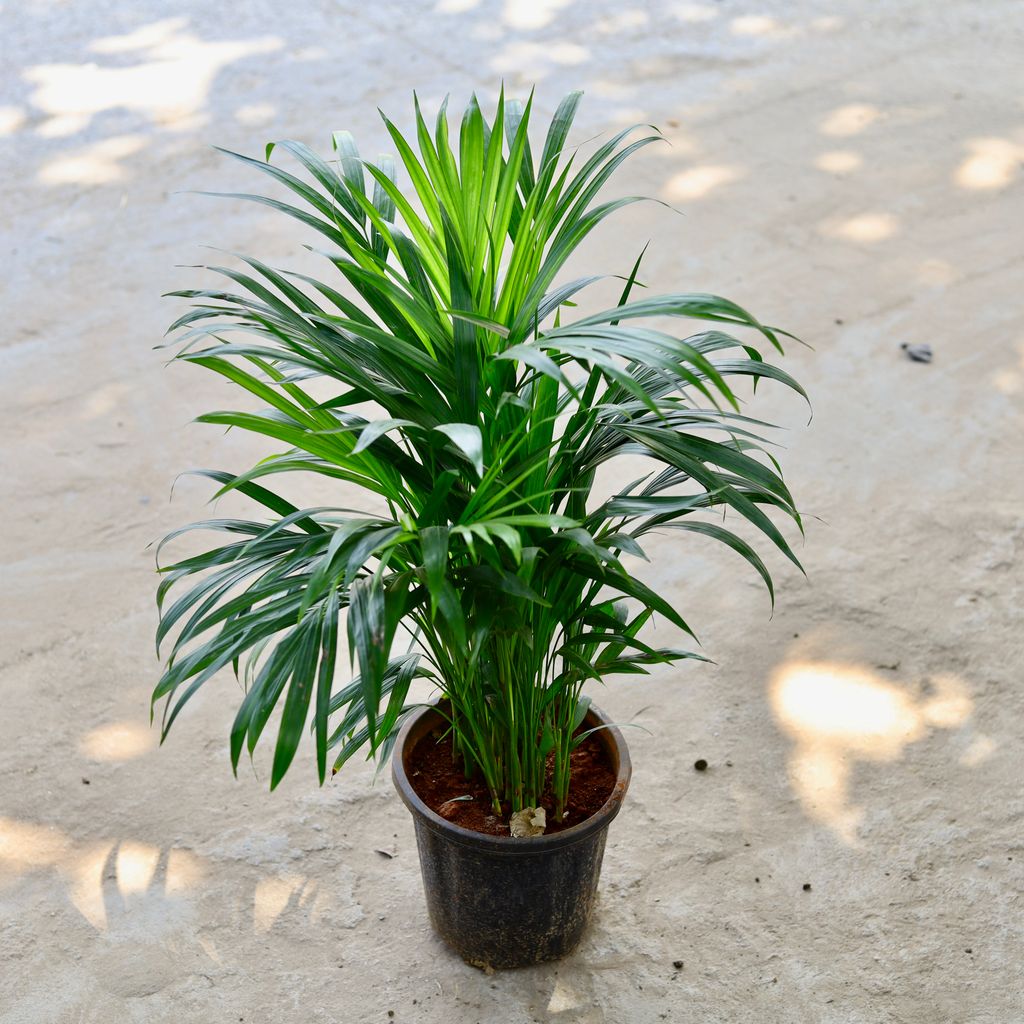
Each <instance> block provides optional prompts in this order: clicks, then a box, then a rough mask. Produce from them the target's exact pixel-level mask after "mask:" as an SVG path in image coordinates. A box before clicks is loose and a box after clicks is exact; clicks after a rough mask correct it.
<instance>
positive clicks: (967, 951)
mask: <svg viewBox="0 0 1024 1024" xmlns="http://www.w3.org/2000/svg"><path fill="white" fill-rule="evenodd" d="M964 952H965V953H973V952H974V950H973V949H971V947H970V946H968V947H967V949H965V950H964Z"/></svg>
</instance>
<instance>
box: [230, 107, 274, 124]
mask: <svg viewBox="0 0 1024 1024" xmlns="http://www.w3.org/2000/svg"><path fill="white" fill-rule="evenodd" d="M276 113H277V108H276V107H275V106H274V105H273V103H248V104H246V105H245V106H244V107H239V108H238V110H236V111H235V120H236V121H237V122H238V123H239V124H244V125H245V126H246V127H247V128H258V127H260V126H261V125H265V124H267V123H268V122H269V121H271V120H273V117H274V115H275V114H276Z"/></svg>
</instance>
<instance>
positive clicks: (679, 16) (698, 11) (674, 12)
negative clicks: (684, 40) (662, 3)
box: [668, 4, 718, 25]
mask: <svg viewBox="0 0 1024 1024" xmlns="http://www.w3.org/2000/svg"><path fill="white" fill-rule="evenodd" d="M668 13H669V14H670V15H671V17H673V18H675V19H676V21H681V22H683V24H685V25H698V24H700V23H701V22H705V21H714V20H715V18H717V17H718V10H717V8H715V7H714V6H713V5H712V4H675V5H674V6H672V7H671V8H669V12H668Z"/></svg>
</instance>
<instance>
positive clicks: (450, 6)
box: [434, 0, 480, 14]
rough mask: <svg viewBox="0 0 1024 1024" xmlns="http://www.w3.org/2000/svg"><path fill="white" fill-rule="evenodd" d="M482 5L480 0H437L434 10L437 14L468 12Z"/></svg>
mask: <svg viewBox="0 0 1024 1024" xmlns="http://www.w3.org/2000/svg"><path fill="white" fill-rule="evenodd" d="M479 6H480V0H437V3H436V4H435V5H434V11H435V13H437V14H466V13H467V12H468V11H472V10H475V9H476V8H477V7H479Z"/></svg>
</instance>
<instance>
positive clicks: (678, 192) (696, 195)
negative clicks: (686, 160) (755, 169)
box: [663, 164, 743, 202]
mask: <svg viewBox="0 0 1024 1024" xmlns="http://www.w3.org/2000/svg"><path fill="white" fill-rule="evenodd" d="M742 177H743V172H742V171H741V170H740V169H739V168H738V167H731V166H727V165H725V164H704V165H702V166H699V167H689V168H687V169H686V170H685V171H680V172H679V173H678V174H676V175H674V176H673V177H671V178H670V179H669V180H668V181H667V182H666V184H665V187H664V190H663V192H664V195H665V197H666V198H667V199H669V200H675V201H679V202H686V201H691V200H695V199H703V198H704V197H705V196H707V195H709V194H710V193H712V192H714V191H715V189H718V188H721V187H722V186H723V185H729V184H732V182H734V181H738V180H739V179H740V178H742Z"/></svg>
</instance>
